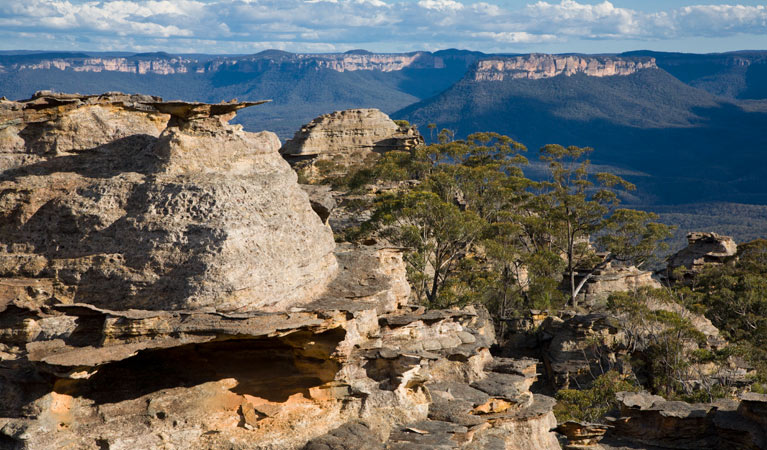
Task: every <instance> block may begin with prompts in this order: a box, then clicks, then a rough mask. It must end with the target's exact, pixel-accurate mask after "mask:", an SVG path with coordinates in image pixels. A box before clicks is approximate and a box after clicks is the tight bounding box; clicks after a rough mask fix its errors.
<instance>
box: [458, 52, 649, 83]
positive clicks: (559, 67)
mask: <svg viewBox="0 0 767 450" xmlns="http://www.w3.org/2000/svg"><path fill="white" fill-rule="evenodd" d="M657 68H658V66H657V64H656V62H655V58H641V59H635V58H620V57H592V56H578V55H545V54H532V55H524V56H516V57H512V58H501V59H486V60H482V61H479V62H478V63H477V68H476V70H475V71H474V73H473V79H474V80H475V81H503V80H506V79H513V80H517V79H529V80H539V79H542V78H552V77H556V76H558V75H563V74H564V75H566V76H571V75H575V74H576V73H584V74H586V75H588V76H592V77H609V76H627V75H631V74H633V73H636V72H638V71H640V70H643V69H657Z"/></svg>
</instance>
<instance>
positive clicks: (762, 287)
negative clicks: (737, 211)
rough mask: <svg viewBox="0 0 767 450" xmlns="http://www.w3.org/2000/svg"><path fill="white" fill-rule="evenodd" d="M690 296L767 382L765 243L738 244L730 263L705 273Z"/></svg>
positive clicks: (694, 286)
mask: <svg viewBox="0 0 767 450" xmlns="http://www.w3.org/2000/svg"><path fill="white" fill-rule="evenodd" d="M690 296H691V297H694V298H695V300H696V302H697V303H699V305H700V306H699V307H700V308H701V309H703V310H704V311H705V314H706V317H708V318H709V319H711V321H712V322H713V323H714V325H715V326H716V327H717V328H719V329H720V330H721V331H722V332H723V333H724V335H725V336H726V337H727V339H728V340H729V341H730V342H732V343H733V344H735V345H736V346H737V347H738V348H739V349H740V352H741V353H742V354H743V356H745V357H746V358H747V359H748V360H749V361H750V362H751V363H752V364H753V365H754V367H756V368H757V370H758V371H759V377H760V378H761V379H762V380H767V240H764V239H758V240H755V241H752V242H749V243H746V244H741V245H740V246H738V254H737V255H736V257H735V258H733V259H732V260H731V261H730V262H729V263H727V264H723V265H721V266H715V267H710V268H708V269H707V270H704V271H703V272H702V273H701V274H699V275H698V276H697V277H696V278H695V280H694V284H693V288H692V291H691V292H690Z"/></svg>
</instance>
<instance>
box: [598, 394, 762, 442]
mask: <svg viewBox="0 0 767 450" xmlns="http://www.w3.org/2000/svg"><path fill="white" fill-rule="evenodd" d="M618 399H619V401H620V404H621V410H620V417H619V418H617V419H615V420H614V421H613V423H612V425H613V426H614V430H613V432H612V434H613V435H615V436H616V437H619V438H622V439H624V440H627V441H629V442H633V443H639V444H644V445H652V446H655V447H657V448H662V449H735V448H738V449H765V448H767V423H766V421H765V417H767V416H765V412H767V395H759V394H751V393H749V394H745V395H744V396H743V397H742V398H741V400H740V401H735V400H724V401H720V402H718V403H715V404H689V403H684V402H676V401H666V400H664V399H663V398H662V397H658V396H654V395H650V394H646V393H627V392H623V393H619V394H618Z"/></svg>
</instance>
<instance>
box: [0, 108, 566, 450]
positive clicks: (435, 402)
mask: <svg viewBox="0 0 767 450" xmlns="http://www.w3.org/2000/svg"><path fill="white" fill-rule="evenodd" d="M245 106H249V104H242V103H222V104H216V105H206V104H198V103H185V102H163V101H161V100H160V99H157V98H150V97H136V96H124V95H122V94H120V95H118V94H110V95H105V96H97V97H81V96H66V95H52V94H40V95H38V96H36V98H34V99H31V100H29V101H26V102H18V103H15V102H14V103H3V107H4V109H3V114H4V115H3V116H2V117H3V118H2V120H0V124H5V125H8V124H10V125H9V126H6V127H5V128H4V129H5V130H10V131H6V133H7V134H6V135H4V136H5V137H7V138H8V139H7V140H4V141H3V144H2V145H3V148H2V151H3V152H4V153H5V154H7V155H10V160H12V161H13V164H10V165H9V166H8V168H7V169H6V170H4V171H3V172H2V174H0V192H2V194H0V233H1V234H2V236H3V238H4V241H3V243H2V244H3V245H2V246H1V247H0V398H2V399H3V401H2V402H0V447H2V448H10V449H15V448H21V449H39V448H78V449H90V448H92V449H113V450H114V449H125V448H178V449H197V448H212V449H217V448H221V449H224V448H226V449H231V448H255V449H278V448H279V449H297V448H301V447H303V446H305V445H307V442H309V444H308V447H309V448H317V447H312V446H313V445H321V447H319V448H349V447H348V444H349V442H352V441H350V440H349V439H350V438H349V436H359V437H360V439H361V440H360V441H359V442H361V443H362V444H360V445H358V446H356V447H355V448H378V447H377V446H380V447H383V446H385V447H387V448H412V446H413V445H414V444H424V445H427V446H431V444H432V443H435V442H443V443H445V445H449V446H453V447H455V446H458V447H463V448H491V447H492V446H493V445H495V446H498V445H501V446H502V448H519V449H531V450H532V449H539V448H558V445H557V443H556V439H555V438H554V435H553V434H552V433H551V432H550V429H551V428H552V427H553V426H554V425H555V422H556V421H555V420H554V417H553V415H552V413H551V408H552V403H553V400H551V399H550V398H547V397H543V396H535V395H532V394H531V393H530V392H529V387H530V385H531V384H532V381H533V380H534V378H535V362H534V361H533V362H529V361H509V360H506V361H504V360H500V361H495V362H494V361H493V360H492V357H491V356H490V352H489V348H490V346H491V345H492V343H493V342H494V336H495V333H494V330H493V326H492V323H491V321H490V320H489V317H488V314H487V312H486V311H484V310H482V309H475V308H471V307H468V308H464V309H460V310H459V309H453V310H445V311H428V310H425V309H424V308H423V307H419V306H412V305H408V299H409V296H410V295H409V294H410V287H409V285H408V283H407V278H406V270H405V265H404V263H403V261H402V255H401V253H400V252H399V251H397V250H395V249H389V248H385V247H373V246H362V247H360V246H354V245H351V244H342V245H339V246H335V244H334V242H333V239H332V233H331V231H330V229H329V228H328V226H327V225H325V224H323V223H322V220H321V219H320V217H319V216H318V214H317V213H315V211H318V210H321V208H320V206H325V207H327V208H330V207H331V206H330V205H327V204H324V202H323V201H322V200H317V201H315V203H316V204H315V206H314V211H313V210H312V205H311V204H310V201H309V198H308V196H307V195H306V193H305V192H304V191H303V190H302V189H301V188H300V187H299V185H298V184H297V182H296V175H295V173H294V172H293V171H292V170H291V169H290V167H289V165H288V164H287V163H286V162H285V161H284V160H283V159H282V158H281V156H280V155H279V153H278V152H277V150H278V147H279V141H278V140H277V138H276V137H275V136H274V135H273V134H271V133H268V132H263V133H246V132H244V131H242V129H241V128H240V127H239V126H232V125H229V124H228V123H227V120H228V119H229V118H231V117H232V116H233V114H234V112H235V111H236V110H238V109H239V108H242V107H245ZM102 119H104V120H107V119H109V120H110V122H109V123H108V124H104V125H103V126H98V125H97V124H95V123H91V122H89V121H94V120H96V121H97V120H102ZM83 121H84V122H83ZM166 124H167V125H166ZM160 125H162V126H160ZM163 127H165V128H164V129H161V128H163ZM92 128H93V129H100V130H101V134H99V133H96V134H94V135H93V136H90V135H88V134H87V133H86V132H85V130H89V129H92ZM30 136H31V138H29V137H30ZM20 141H23V145H22V144H21V143H20ZM8 142H10V143H11V144H12V145H8V144H7V143H8ZM25 158H29V159H25ZM315 194H316V193H315ZM320 194H321V193H320ZM414 430H415V431H414ZM313 439H315V440H313ZM310 441H311V442H310ZM339 441H340V444H339V445H340V446H336V447H334V446H333V445H335V444H333V443H334V442H335V443H339ZM363 444H364V445H363ZM344 445H347V446H346V447H344ZM322 446H324V447H322Z"/></svg>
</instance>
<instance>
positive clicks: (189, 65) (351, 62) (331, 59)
mask: <svg viewBox="0 0 767 450" xmlns="http://www.w3.org/2000/svg"><path fill="white" fill-rule="evenodd" d="M254 64H255V65H259V66H263V65H265V64H266V65H280V64H290V65H292V66H293V67H294V68H297V69H303V68H315V69H329V70H333V71H336V72H353V71H357V70H375V71H379V72H393V71H398V70H403V69H406V68H413V69H424V68H430V69H442V68H444V67H445V61H444V59H443V58H441V57H439V56H435V55H433V54H432V53H429V52H412V53H369V52H362V51H360V52H347V53H335V54H333V53H331V54H311V53H287V52H280V51H266V52H262V53H258V54H255V55H250V56H241V57H218V58H214V59H212V60H206V59H200V58H194V57H182V56H173V55H136V56H128V57H78V56H74V55H73V56H72V57H66V56H64V55H59V56H55V57H52V58H45V59H41V60H39V61H28V62H27V61H21V62H10V63H5V64H4V65H3V64H0V73H2V72H22V71H30V70H51V69H55V70H66V71H73V72H96V73H98V72H121V73H133V74H139V75H145V74H154V75H176V74H187V73H212V72H217V71H220V70H231V69H232V68H233V67H235V66H241V67H247V66H250V65H254Z"/></svg>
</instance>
